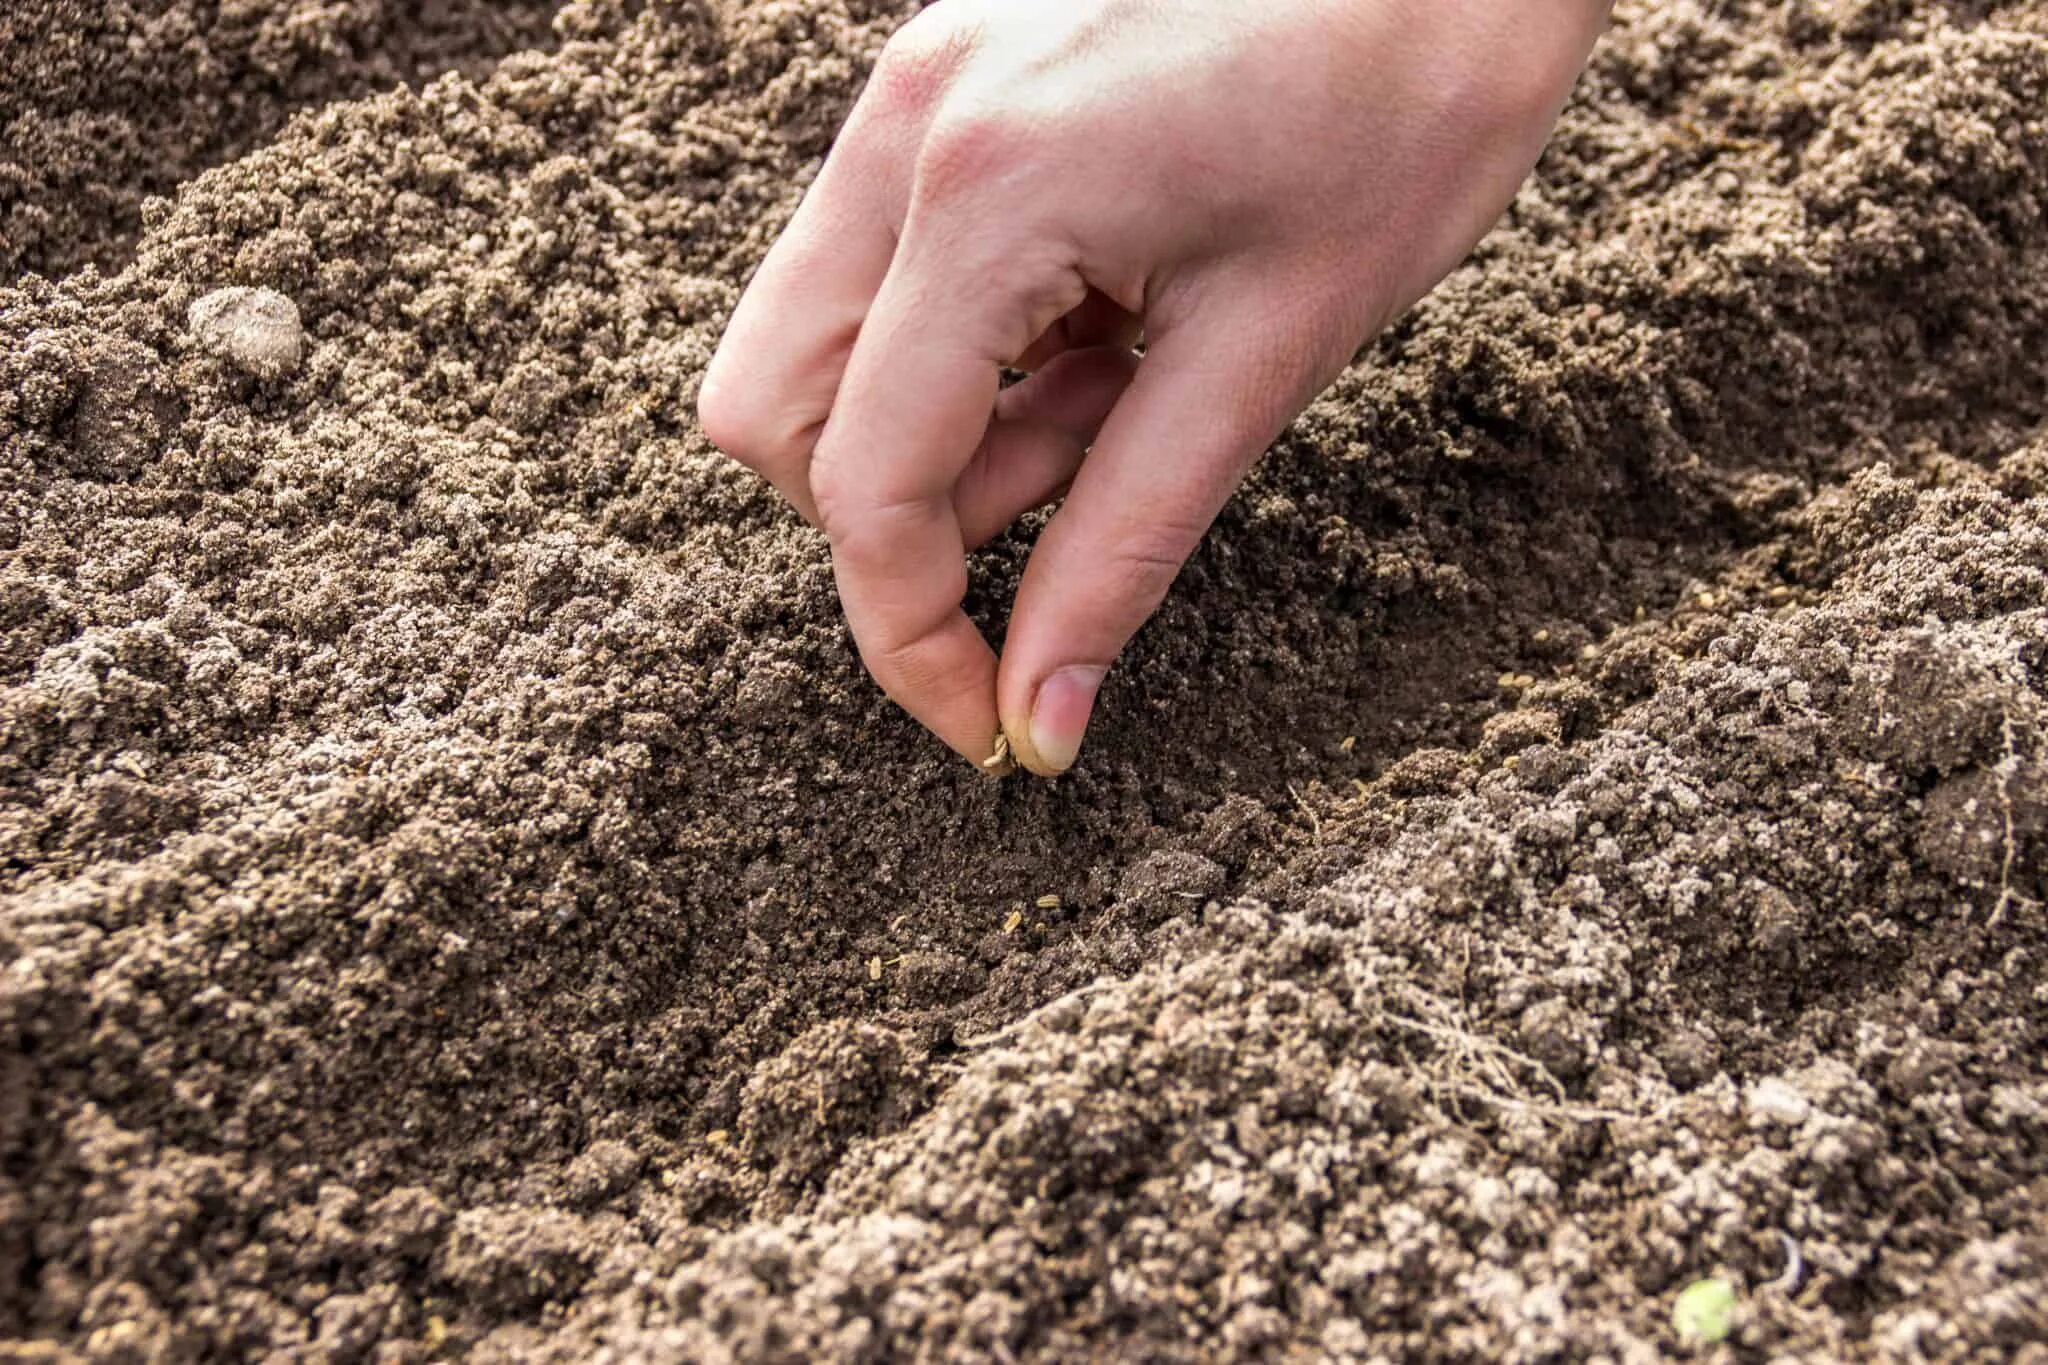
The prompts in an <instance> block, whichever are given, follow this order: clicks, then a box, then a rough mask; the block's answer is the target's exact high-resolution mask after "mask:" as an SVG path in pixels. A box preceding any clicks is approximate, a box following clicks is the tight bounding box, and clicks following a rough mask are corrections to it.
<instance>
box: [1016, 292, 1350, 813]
mask: <svg viewBox="0 0 2048 1365" xmlns="http://www.w3.org/2000/svg"><path fill="white" fill-rule="evenodd" d="M1253 316H1255V315H1253ZM1262 330H1265V329H1263V328H1261V327H1260V326H1259V325H1258V324H1257V323H1256V322H1253V323H1250V324H1249V325H1245V324H1239V325H1228V326H1226V325H1218V324H1216V323H1214V322H1211V323H1208V324H1206V325H1204V324H1202V323H1201V320H1200V319H1190V320H1189V321H1188V323H1187V324H1185V325H1184V326H1182V327H1177V328H1176V329H1174V330H1173V331H1172V332H1171V333H1169V334H1168V335H1166V336H1164V337H1161V338H1160V339H1159V340H1158V341H1157V342H1156V343H1155V344H1154V345H1153V346H1152V348H1151V350H1150V351H1149V352H1148V353H1147V355H1146V357H1145V360H1144V362H1143V364H1142V365H1140V367H1139V369H1138V373H1137V377H1136V378H1135V379H1134V380H1132V381H1131V385H1130V388H1129V390H1128V392H1127V393H1126V394H1125V396H1124V398H1123V401H1122V402H1120V403H1119V404H1118V405H1117V407H1116V409H1115V411H1114V412H1112V413H1111V414H1110V417H1109V420H1108V422H1107V423H1106V424H1105V426H1104V427H1103V430H1102V434H1101V436H1100V437H1099V438H1098V440H1097V441H1096V443H1095V448H1094V450H1093V451H1092V452H1091V453H1090V455H1089V457H1088V461H1087V463H1086V464H1085V465H1084V466H1083V467H1082V468H1081V470H1080V472H1079V473H1078V474H1077V475H1076V476H1075V478H1074V482H1073V487H1072V489H1071V490H1070V491H1069V492H1068V494H1067V497H1066V501H1065V503H1064V504H1063V505H1062V506H1061V508H1060V511H1059V512H1058V514H1057V515H1055V516H1054V517H1053V519H1052V522H1051V523H1050V524H1049V525H1048V526H1047V527H1046V530H1045V534H1044V535H1043V536H1041V537H1040V538H1039V542H1038V545H1037V548H1036V549H1035V550H1034V551H1033V552H1032V556H1031V562H1030V564H1029V566H1028V567H1027V568H1026V569H1025V572H1024V581H1023V583H1022V584H1021V585H1020V586H1019V588H1018V591H1017V600H1016V604H1015V606H1014V607H1013V608H1012V611H1011V616H1010V626H1009V634H1008V637H1007V638H1006V640H1005V641H1004V644H1003V656H1002V666H1001V676H1000V679H999V682H998V698H999V705H1000V711H1001V716H1002V722H1003V731H1004V733H1005V735H1006V736H1007V737H1008V739H1009V743H1010V749H1011V752H1012V753H1013V754H1014V755H1015V756H1016V757H1017V760H1018V761H1019V762H1021V763H1022V764H1023V765H1024V766H1025V767H1027V768H1029V769H1030V770H1031V771H1033V772H1035V773H1038V774H1040V775H1041V776H1053V775H1055V774H1057V773H1059V772H1062V771H1064V770H1065V769H1066V768H1068V767H1069V766H1071V765H1072V764H1073V761H1074V758H1075V756H1076V755H1077V754H1078V753H1079V751H1080V746H1081V739H1082V736H1083V734H1084V733H1085V731H1086V729H1087V725H1088V719H1089V715H1090V713H1091V711H1092V710H1093V707H1094V701H1095V694H1096V690H1097V688H1098V687H1099V686H1100V684H1101V682H1102V678H1103V676H1104V674H1105V673H1107V672H1108V670H1109V666H1110V664H1111V663H1112V662H1113V661H1114V660H1115V658H1116V656H1117V654H1118V652H1119V651H1121V650H1122V649H1123V647H1124V643H1125V642H1126V641H1127V640H1129V638H1130V637H1131V635H1132V634H1133V633H1134V632H1135V631H1136V630H1137V629H1138V627H1139V626H1140V625H1142V624H1143V623H1144V622H1145V620H1146V618H1147V617H1149V616H1150V615H1151V614H1152V612H1153V611H1154V610H1155V609H1156V608H1157V607H1158V605H1159V602H1160V599H1161V598H1163V597H1164V596H1165V595H1166V590H1167V588H1168V587H1169V586H1170V585H1171V584H1172V582H1173V579H1174V577H1175V575H1176V574H1178V573H1179V572H1180V568H1181V565H1182V563H1183V562H1184V561H1185V560H1186V558H1187V556H1188V555H1189V554H1190V553H1191V552H1192V551H1193V550H1194V548H1195V545H1196V543H1197V542H1198V541H1199V540H1200V539H1201V537H1202V534H1203V533H1204V532H1205V531H1206V530H1207V529H1208V527H1209V523H1210V522H1211V521H1213V520H1214V519H1215V517H1216V513H1217V512H1218V511H1219V510H1220V509H1221V508H1222V506H1223V504H1224V502H1225V501H1226V500H1227V499H1228V498H1229V496H1230V494H1231V491H1232V490H1233V489H1234V488H1236V486H1237V483H1238V481H1239V479H1240V478H1242V476H1243V474H1244V471H1245V470H1246V469H1247V468H1248V467H1249V466H1250V465H1251V463H1252V461H1253V460H1255V459H1256V458H1257V457H1258V456H1259V455H1260V454H1261V453H1262V452H1263V451H1264V450H1265V448H1266V446H1267V445H1268V444H1269V443H1270V442H1271V441H1272V439H1273V437H1274V436H1275V435H1277V434H1278V432H1279V431H1280V429H1281V428H1282V427H1283V426H1285V425H1286V423H1287V422H1288V420H1289V419H1291V418H1292V417H1293V415H1294V414H1295V413H1296V412H1297V411H1299V410H1300V407H1301V405H1302V404H1303V403H1304V402H1306V401H1307V399H1308V398H1309V397H1311V396H1312V394H1313V391H1314V388H1315V387H1316V382H1317V378H1318V376H1317V375H1316V373H1315V366H1316V365H1317V364H1319V363H1320V362H1319V359H1318V358H1317V357H1316V356H1314V354H1313V352H1312V349H1311V348H1304V347H1302V346H1300V345H1299V339H1295V340H1296V344H1294V345H1292V346H1290V345H1288V344H1286V343H1285V342H1281V341H1276V343H1275V344H1270V345H1262V344H1261V343H1260V342H1259V340H1258V337H1259V333H1260V332H1261V331H1262Z"/></svg>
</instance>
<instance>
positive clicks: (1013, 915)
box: [1003, 910, 1024, 934]
mask: <svg viewBox="0 0 2048 1365" xmlns="http://www.w3.org/2000/svg"><path fill="white" fill-rule="evenodd" d="M1023 922H1024V912H1023V911H1022V910H1012V911H1011V912H1010V917H1009V918H1008V919H1006V920H1004V921H1003V932H1004V933H1006V934H1014V933H1016V932H1017V926H1018V925H1020V924H1022V923H1023Z"/></svg>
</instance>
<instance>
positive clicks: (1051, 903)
mask: <svg viewBox="0 0 2048 1365" xmlns="http://www.w3.org/2000/svg"><path fill="white" fill-rule="evenodd" d="M1038 908H1039V909H1041V910H1057V909H1059V908H1060V898H1059V897H1058V896H1051V895H1046V896H1040V897H1039V898H1038Z"/></svg>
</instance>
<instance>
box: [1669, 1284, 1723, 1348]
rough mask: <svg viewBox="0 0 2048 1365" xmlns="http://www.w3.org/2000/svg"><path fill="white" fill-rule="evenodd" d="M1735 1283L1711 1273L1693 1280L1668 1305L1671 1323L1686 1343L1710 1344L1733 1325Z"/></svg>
mask: <svg viewBox="0 0 2048 1365" xmlns="http://www.w3.org/2000/svg"><path fill="white" fill-rule="evenodd" d="M1735 1304H1736V1297H1735V1286H1734V1285H1732V1284H1730V1283H1728V1281H1726V1280H1724V1279H1721V1278H1720V1277H1719V1276H1714V1277H1711V1278H1709V1279H1704V1280H1694V1281H1693V1282H1692V1283H1691V1284H1689V1285H1687V1286H1686V1287H1685V1288H1683V1289H1681V1290H1679V1291H1678V1298H1677V1299H1676V1300H1674V1301H1673V1302H1672V1305H1671V1326H1672V1329H1673V1330H1674V1331H1676V1332H1677V1333H1678V1339H1679V1340H1680V1341H1681V1342H1683V1343H1684V1344H1685V1345H1687V1346H1712V1345H1714V1344H1715V1343H1716V1342H1720V1341H1724V1340H1726V1339H1727V1336H1728V1333H1729V1331H1730V1330H1732V1329H1733V1328H1734V1326H1735Z"/></svg>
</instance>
